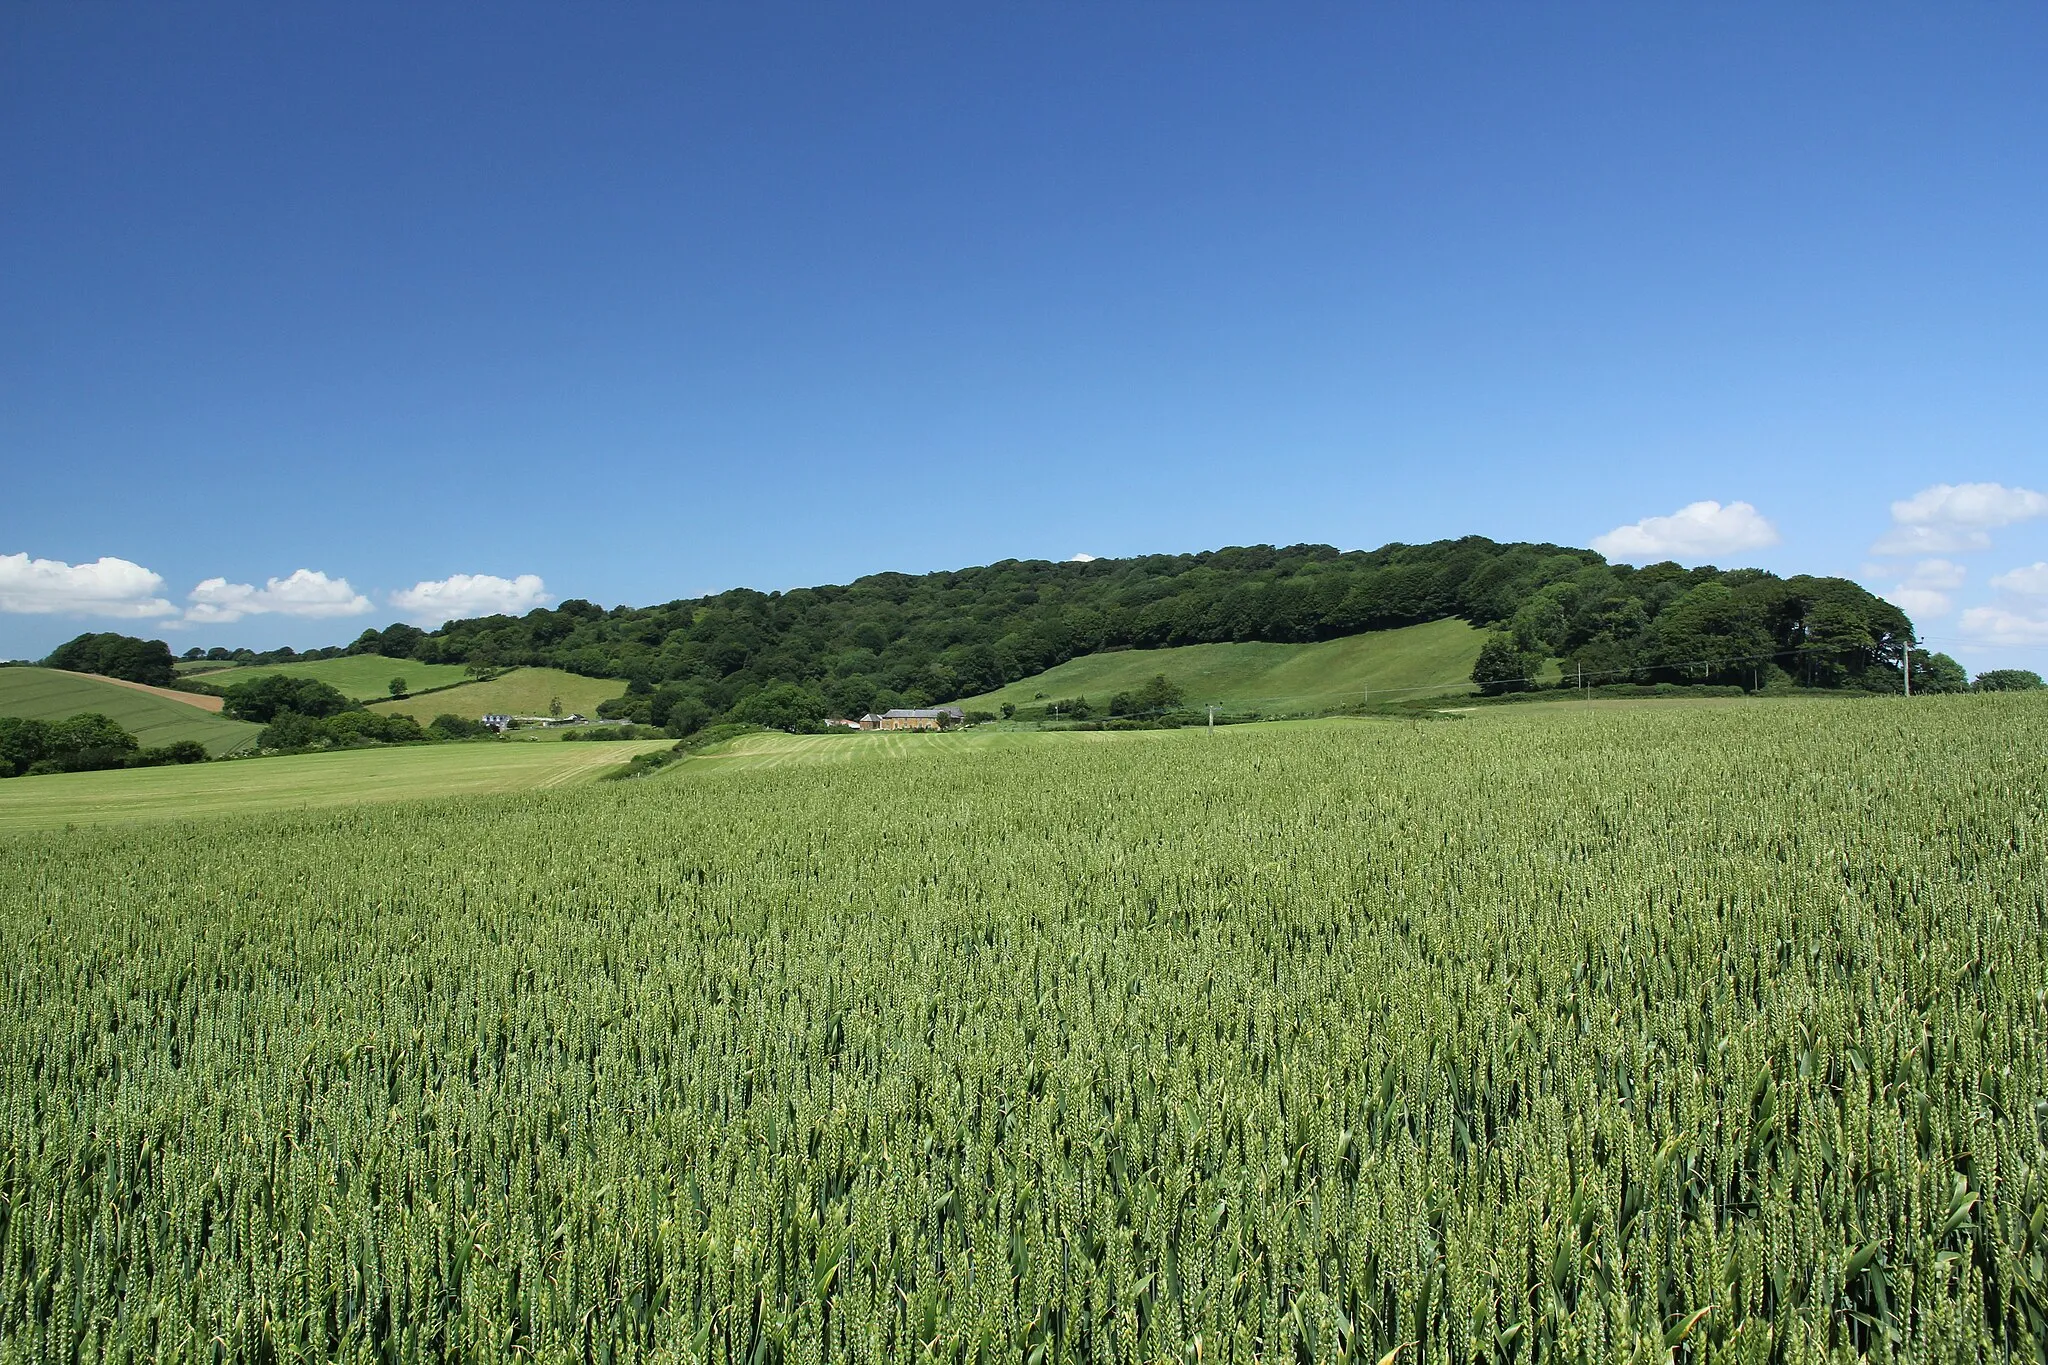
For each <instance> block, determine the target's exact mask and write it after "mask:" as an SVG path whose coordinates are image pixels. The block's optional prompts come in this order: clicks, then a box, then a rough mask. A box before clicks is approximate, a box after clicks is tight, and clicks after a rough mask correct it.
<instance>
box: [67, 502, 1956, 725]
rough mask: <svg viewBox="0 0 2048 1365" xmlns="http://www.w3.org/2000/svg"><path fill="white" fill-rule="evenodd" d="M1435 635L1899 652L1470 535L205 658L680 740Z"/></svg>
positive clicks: (1630, 670) (1875, 675)
mask: <svg viewBox="0 0 2048 1365" xmlns="http://www.w3.org/2000/svg"><path fill="white" fill-rule="evenodd" d="M1447 616H1456V617H1462V618H1464V619H1466V620H1469V621H1471V622H1473V623H1474V624H1475V625H1480V626H1492V627H1495V628H1497V631H1498V635H1497V638H1496V639H1495V640H1494V641H1493V642H1492V644H1491V645H1490V646H1489V649H1490V655H1489V658H1488V661H1487V664H1486V667H1490V668H1491V669H1492V675H1491V676H1490V678H1488V677H1482V678H1481V679H1480V681H1482V682H1488V683H1489V685H1490V686H1491V687H1492V688H1493V689H1495V690H1499V689H1503V688H1511V687H1514V686H1518V685H1520V684H1519V683H1518V682H1517V681H1516V680H1517V679H1519V678H1521V677H1524V676H1529V675H1533V674H1534V673H1535V672H1536V671H1537V670H1538V669H1539V668H1540V667H1542V666H1543V665H1544V663H1545V661H1546V660H1552V659H1555V660H1559V661H1561V663H1562V667H1563V670H1564V672H1565V673H1567V674H1570V675H1572V676H1573V677H1575V678H1576V677H1578V676H1579V675H1580V674H1581V673H1583V674H1584V675H1585V676H1587V677H1589V678H1593V679H1597V680H1599V681H1603V682H1616V681H1629V682H1664V683H1679V684H1718V685H1722V686H1726V685H1730V684H1734V685H1739V686H1742V687H1745V688H1760V687H1769V686H1773V685H1779V686H1782V685H1787V684H1798V685H1802V686H1809V687H1820V688H1860V689H1865V690H1871V691H1897V690H1898V689H1899V687H1900V685H1901V676H1900V658H1901V654H1902V645H1903V644H1904V643H1906V642H1908V641H1910V640H1911V638H1912V623H1911V622H1910V621H1909V620H1907V618H1906V615H1905V613H1904V612H1902V611H1900V610H1899V609H1898V608H1897V607H1895V606H1893V605H1891V604H1890V603H1888V602H1885V601H1882V600H1880V599H1879V598H1877V597H1874V596H1872V595H1871V594H1870V593H1868V592H1866V591H1865V590H1864V589H1863V588H1861V587H1860V586H1858V585H1857V584H1855V583H1852V582H1850V581H1848V580H1847V579H1841V578H1810V577H1805V576H1801V577H1796V578H1789V579H1787V578H1779V577H1777V576H1776V575H1773V574H1768V573H1765V572H1763V571H1762V570H1759V569H1733V570H1723V569H1717V568H1714V567H1711V566H1708V567H1702V568H1696V569H1686V568H1682V567H1680V566H1679V565H1677V564H1670V563H1665V564H1654V565H1650V566H1649V567H1647V568H1640V569H1638V568H1632V567H1630V566H1628V565H1622V564H1609V563H1607V562H1606V561H1605V560H1604V559H1602V558H1601V557H1600V556H1599V555H1598V554H1596V553H1594V552H1593V551H1591V550H1576V549H1568V548H1563V547H1560V546H1556V545H1530V544H1511V545H1502V544H1497V543H1495V542H1493V541H1490V540H1486V539H1484V538H1481V537H1476V536H1473V537H1467V538H1465V539H1462V540H1449V541H1438V542H1436V543H1434V544H1430V545H1388V546H1385V547H1383V548H1381V549H1378V550H1372V551H1348V552H1340V551H1338V550H1335V549H1332V548H1331V547H1329V546H1327V545H1295V546H1289V547H1287V548H1285V549H1275V548H1273V547H1271V546H1264V545H1256V546H1249V547H1238V548H1232V549H1224V550H1211V551H1205V552H1203V553H1201V554H1188V555H1150V556H1146V557H1143V558H1138V559H1097V560H1092V561H1087V562H1064V563H1055V562H1050V561H1046V560H1004V561H1002V562H1001V563H997V564H991V565H988V566H986V567H983V568H974V569H962V570H959V571H957V572H946V573H931V574H923V575H911V574H898V573H884V574H874V575H870V576H869V577H866V578H862V579H859V580H857V581H856V582H854V583H851V584H848V585H845V586H830V587H817V588H800V589H797V590H794V591H791V592H781V593H764V592H757V591H754V590H752V589H746V588H736V589H733V590H732V591H729V592H723V593H718V594H716V595H713V596H709V597H701V598H693V599H687V600H681V601H675V602H669V603H666V604H664V605H661V606H654V607H615V608H613V609H611V610H609V611H607V610H605V609H604V608H601V607H598V606H596V605H594V604H592V603H590V602H585V601H579V600H571V601H567V602H563V603H562V604H561V605H559V606H557V607H553V608H537V609H535V610H533V611H531V612H528V613H527V614H526V615H524V616H520V617H510V616H487V617H481V618H477V619H473V620H464V621H451V622H449V623H448V624H447V625H445V626H443V627H442V628H441V629H439V630H434V631H426V630H421V629H420V628H418V627H416V626H410V625H393V626H389V627H387V628H385V629H383V630H369V631H365V632H363V634H362V635H361V636H360V637H359V638H358V639H357V640H356V641H355V642H354V643H353V644H351V645H349V646H347V647H346V648H345V649H344V648H342V647H336V648H334V649H327V650H317V651H311V652H307V653H296V652H294V651H291V650H278V651H272V652H270V653H267V654H263V655H256V654H251V653H249V652H248V651H240V652H237V653H233V654H231V653H230V652H229V651H227V650H213V651H210V652H208V653H207V654H206V655H205V656H203V657H218V658H220V659H222V660H227V659H235V658H242V659H244V660H245V661H258V660H260V661H263V662H277V661H280V660H286V659H293V658H298V659H304V658H319V657H329V656H331V655H335V654H340V653H356V654H363V653H374V654H382V655H386V656H389V657H391V658H394V659H417V660H421V661H424V662H431V663H467V664H470V665H472V666H475V667H478V668H505V667H514V666H519V665H549V666H553V667H556V668H563V669H567V670H569V671H571V672H575V673H581V674H585V675H589V676H594V677H615V678H621V679H624V680H626V681H627V683H628V696H627V698H626V699H625V700H624V701H623V702H622V703H620V704H618V705H615V706H613V707H610V708H608V709H609V710H610V711H611V712H612V713H613V714H615V715H617V716H619V717H621V718H624V719H628V720H635V721H641V722H647V723H652V724H657V725H669V726H670V727H671V728H672V729H675V730H678V731H686V730H689V729H692V728H695V726H696V725H698V724H702V723H704V722H705V721H707V720H709V719H711V718H713V717H717V716H722V715H736V716H738V717H739V718H741V719H748V718H752V717H751V713H752V712H753V711H769V710H772V711H774V712H775V713H776V715H777V716H778V717H779V716H780V715H781V714H782V713H783V712H785V711H789V710H791V709H792V708H794V709H795V710H796V711H800V712H815V713H816V714H818V715H823V714H825V713H826V712H832V713H837V714H842V715H858V714H859V713H861V712H863V711H867V710H870V709H886V708H888V707H891V706H923V705H931V704H934V703H937V702H946V701H953V700H956V699H959V698H962V697H971V696H975V695H977V694H980V693H982V692H986V691H990V690H992V689H994V688H996V687H999V686H1001V685H1002V684H1004V683H1006V682H1011V681H1015V680H1016V679H1019V678H1025V677H1029V676H1031V675H1033V674H1035V673H1039V672H1041V671H1043V670H1045V669H1047V668H1051V667H1052V666H1054V665H1055V664H1059V663H1063V662H1065V661H1066V660H1068V659H1071V658H1075V657H1077V656H1080V655H1083V654H1090V653H1094V652H1096V651H1098V650H1105V649H1131V648H1136V649H1144V648H1155V647H1160V646H1168V645H1187V644H1204V643H1213V642H1226V641H1242V640H1263V641H1274V642H1283V643H1292V642H1303V641H1312V640H1323V639H1330V638H1333V637H1336V636H1341V635H1351V634H1356V633H1358V632H1361V631H1369V630H1382V629H1386V628H1389V627H1394V626H1404V625H1412V624H1416V623H1419V622H1424V621H1434V620H1439V619H1441V618H1444V617H1447ZM121 638H123V637H107V636H82V637H80V639H79V640H76V641H73V642H72V643H71V644H69V645H66V646H65V647H64V649H62V650H60V651H59V652H58V655H53V656H52V658H51V660H50V662H51V663H52V664H54V665H56V666H58V667H78V666H79V665H78V664H77V663H74V662H67V661H66V658H69V657H76V658H78V659H80V660H84V659H86V658H87V657H88V656H89V657H90V659H91V660H92V661H94V662H96V663H97V664H98V665H99V666H98V667H95V668H91V669H88V670H86V671H94V672H108V673H112V674H113V675H114V676H117V677H122V676H130V677H132V676H136V673H137V672H140V671H148V672H149V673H150V675H151V676H150V678H149V679H147V680H149V681H154V680H156V676H157V674H158V673H159V672H160V671H161V670H162V668H164V667H165V666H166V665H167V663H168V651H163V650H162V646H161V645H156V646H155V648H156V650H158V651H162V655H163V657H161V658H159V657H158V656H157V654H155V653H152V652H147V651H144V652H140V653H137V652H136V651H133V650H128V651H127V653H136V654H137V661H138V662H139V663H140V667H138V668H136V669H133V670H131V671H128V672H123V671H122V667H123V666H124V665H126V664H128V663H129V660H128V659H127V655H126V653H124V648H125V647H120V646H116V645H113V644H111V643H109V642H110V641H114V640H119V639H121ZM135 643H137V644H140V643H142V642H135ZM150 643H152V644H153V643H154V642H150ZM145 655H146V661H145ZM60 656H65V657H60ZM187 657H188V658H190V657H202V656H201V655H200V653H199V651H193V652H191V653H190V654H188V655H187ZM138 680H142V679H138ZM1915 681H1916V685H1917V684H1918V683H1919V681H1920V679H1919V675H1918V674H1916V679H1915ZM678 722H680V723H678Z"/></svg>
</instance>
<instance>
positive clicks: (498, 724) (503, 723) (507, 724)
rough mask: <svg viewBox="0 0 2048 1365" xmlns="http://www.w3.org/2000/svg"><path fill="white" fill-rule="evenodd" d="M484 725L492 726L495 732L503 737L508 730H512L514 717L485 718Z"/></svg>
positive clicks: (494, 716) (496, 716) (497, 716)
mask: <svg viewBox="0 0 2048 1365" xmlns="http://www.w3.org/2000/svg"><path fill="white" fill-rule="evenodd" d="M484 724H486V725H488V726H490V727H491V728H492V729H493V730H496V731H497V732H498V733H499V734H501V735H502V734H504V733H505V732H506V731H507V730H509V729H511V728H512V717H510V716H500V715H489V716H485V717H484Z"/></svg>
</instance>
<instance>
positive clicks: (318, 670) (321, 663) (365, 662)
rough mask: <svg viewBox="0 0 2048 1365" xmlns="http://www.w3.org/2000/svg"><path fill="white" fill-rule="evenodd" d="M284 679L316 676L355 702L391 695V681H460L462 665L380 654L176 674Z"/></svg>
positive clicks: (215, 680) (221, 680)
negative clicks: (304, 662) (306, 662)
mask: <svg viewBox="0 0 2048 1365" xmlns="http://www.w3.org/2000/svg"><path fill="white" fill-rule="evenodd" d="M273 674H274V675H278V676H282V677H287V678H318V679H319V680H320V681H321V682H324V683H326V684H327V685H328V686H329V687H333V688H336V689H337V690H339V691H341V692H342V693H344V694H346V695H347V696H351V697H354V698H355V699H356V700H357V701H370V700H372V699H374V698H377V697H388V696H390V695H391V680H392V679H393V678H403V679H405V685H406V686H407V687H415V688H417V687H441V686H444V685H446V684H448V683H459V682H461V681H462V677H463V673H462V665H461V664H422V663H414V662H413V661H412V660H410V659H387V658H385V657H384V656H383V655H381V654H351V655H350V656H348V657H347V658H345V659H317V660H315V661H314V662H312V663H309V664H252V665H250V666H249V667H247V668H229V669H222V670H219V671H217V672H210V673H182V674H180V675H179V676H181V677H187V678H193V679H195V680H196V681H199V682H206V683H211V684H213V685H214V686H215V687H232V686H234V685H235V684H236V683H243V682H249V681H251V680H253V679H256V678H267V677H270V676H272V675H273Z"/></svg>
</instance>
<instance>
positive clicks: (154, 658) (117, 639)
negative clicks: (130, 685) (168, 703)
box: [43, 632, 177, 687]
mask: <svg viewBox="0 0 2048 1365" xmlns="http://www.w3.org/2000/svg"><path fill="white" fill-rule="evenodd" d="M43 664H44V666H45V667H47V668H61V669H64V670H65V671H66V672H70V673H97V674H99V675H100V676H102V677H106V678H121V679H123V680H125V681H127V682H137V683H147V684H148V685H149V686H151V687H169V686H170V685H171V680H172V679H173V678H175V677H176V676H177V673H176V664H177V661H176V660H175V659H173V658H172V657H171V647H170V646H169V645H167V644H165V643H164V642H163V641H162V640H138V639H136V638H135V637H134V636H132V635H117V634H114V633H112V632H102V633H99V634H92V633H87V634H85V635H80V636H78V637H76V638H74V639H71V640H67V641H66V642H65V643H63V644H61V645H59V646H57V648H55V649H53V650H51V651H50V657H49V658H47V659H45V660H43Z"/></svg>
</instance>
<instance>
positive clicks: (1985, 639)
mask: <svg viewBox="0 0 2048 1365" xmlns="http://www.w3.org/2000/svg"><path fill="white" fill-rule="evenodd" d="M1960 624H1961V626H1962V631H1963V634H1964V635H1966V636H1968V637H1969V639H1970V640H1971V642H1972V643H1974V644H1980V645H2007V646H2011V645H2048V607H2036V608H2035V609H2034V610H2032V611H2013V610H2011V609H2009V608H2006V607H1971V608H1970V609H1969V610H1968V611H1966V612H1964V613H1963V619H1962V621H1961V623H1960Z"/></svg>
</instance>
